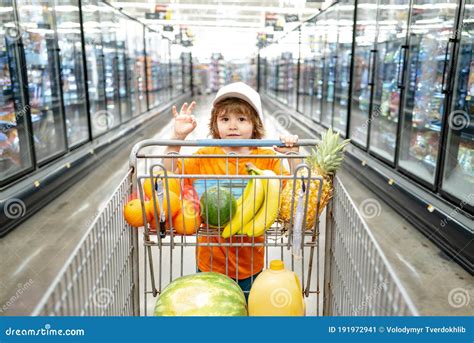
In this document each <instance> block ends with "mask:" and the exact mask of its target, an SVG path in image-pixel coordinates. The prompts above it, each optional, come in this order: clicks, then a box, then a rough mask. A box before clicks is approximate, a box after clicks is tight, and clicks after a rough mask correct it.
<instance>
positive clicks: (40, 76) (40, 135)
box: [17, 0, 66, 163]
mask: <svg viewBox="0 0 474 343" xmlns="http://www.w3.org/2000/svg"><path fill="white" fill-rule="evenodd" d="M17 4H18V13H21V15H20V26H21V27H23V28H24V29H25V33H24V35H23V36H22V42H23V45H24V49H25V58H26V64H27V75H28V93H29V100H30V107H31V108H30V111H31V121H32V124H33V138H34V144H35V152H36V159H37V160H38V162H40V163H41V162H44V161H47V160H49V159H51V158H54V157H55V156H57V155H58V154H61V153H63V152H65V150H66V137H65V132H66V130H65V126H64V124H65V123H64V120H63V110H62V104H61V86H60V82H59V69H58V67H59V64H58V57H59V56H58V46H57V42H56V32H55V30H56V28H55V24H54V12H53V11H52V10H50V6H49V3H48V1H28V0H19V1H17ZM31 23H34V25H31Z"/></svg>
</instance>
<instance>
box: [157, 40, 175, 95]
mask: <svg viewBox="0 0 474 343" xmlns="http://www.w3.org/2000/svg"><path fill="white" fill-rule="evenodd" d="M170 44H171V43H170V40H169V39H162V40H161V49H160V61H161V68H160V80H162V82H163V88H162V89H161V90H160V93H159V94H160V97H161V101H162V102H166V101H170V100H171V88H172V83H171V69H170Z"/></svg>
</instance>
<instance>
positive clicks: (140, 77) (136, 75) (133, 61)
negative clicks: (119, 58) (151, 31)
mask: <svg viewBox="0 0 474 343" xmlns="http://www.w3.org/2000/svg"><path fill="white" fill-rule="evenodd" d="M143 36H144V27H143V25H142V24H140V23H137V22H135V21H132V20H128V21H127V49H128V61H127V64H128V66H127V67H128V73H127V75H128V79H129V80H128V84H129V89H130V98H131V105H132V115H133V116H137V115H140V114H141V113H143V112H145V111H147V109H148V108H147V96H146V70H145V51H144V49H145V47H144V37H143Z"/></svg>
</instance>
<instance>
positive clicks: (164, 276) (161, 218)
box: [130, 140, 324, 315]
mask: <svg viewBox="0 0 474 343" xmlns="http://www.w3.org/2000/svg"><path fill="white" fill-rule="evenodd" d="M316 143H317V141H316V140H301V141H300V142H299V145H300V146H305V145H310V146H314V145H315V144H316ZM273 145H281V142H280V141H275V140H197V141H165V140H164V141H143V142H141V143H139V144H137V145H136V146H135V148H134V149H133V152H132V154H131V157H130V165H131V166H132V168H133V169H134V170H135V171H136V172H135V175H134V179H133V183H134V187H133V189H134V190H136V192H137V194H138V195H139V197H140V200H141V204H142V213H143V221H144V222H145V223H146V225H145V227H144V231H143V245H144V261H145V263H144V267H145V270H144V271H143V272H144V273H143V275H144V279H143V284H144V309H145V314H149V313H150V311H151V312H152V308H153V306H154V302H155V301H153V300H154V299H153V298H152V297H156V296H157V295H159V294H160V292H161V291H162V290H163V288H164V287H166V285H167V284H169V283H170V282H171V281H173V280H174V279H176V278H177V277H180V276H184V275H188V274H192V273H196V272H197V271H198V257H196V252H197V250H199V249H208V250H209V252H210V254H211V257H210V271H216V270H215V269H214V266H215V265H213V253H214V248H218V249H220V251H225V256H226V258H225V273H226V274H227V275H228V276H230V277H232V278H234V279H239V265H240V261H239V251H242V254H243V251H244V249H247V252H248V251H250V259H251V263H250V265H251V266H253V262H254V259H257V258H261V256H257V255H255V256H254V253H253V252H254V250H255V249H258V248H260V249H264V256H265V257H264V268H267V267H268V264H269V261H270V260H272V259H280V260H283V261H284V262H285V265H286V266H287V268H288V269H291V270H293V271H295V272H296V273H297V274H298V276H299V279H300V280H301V284H302V285H301V286H302V290H303V293H304V295H305V297H306V298H309V297H311V300H310V299H307V306H308V301H309V303H310V304H311V308H309V307H308V308H307V312H309V313H311V314H313V315H315V314H318V313H321V312H320V306H322V302H321V301H320V300H321V299H320V298H319V296H320V286H322V284H320V273H319V271H320V265H321V263H320V259H319V250H318V249H319V246H320V245H319V236H320V231H319V219H318V218H317V217H316V220H315V221H314V225H312V227H311V228H309V229H306V230H305V225H304V223H305V222H306V217H307V210H308V208H311V207H312V208H313V209H316V213H318V212H319V206H320V198H321V191H322V186H323V182H324V181H323V178H322V177H321V176H318V175H315V174H314V173H313V174H312V171H311V169H310V168H309V166H308V165H307V164H306V163H304V159H305V157H306V156H305V155H303V154H300V153H291V154H287V155H281V154H277V155H275V154H272V155H269V154H256V153H248V154H247V155H235V154H233V153H228V154H227V153H225V152H224V150H222V149H219V150H216V151H217V152H218V153H215V154H212V155H196V154H192V153H191V152H192V149H193V148H194V150H196V148H200V147H213V146H218V147H257V146H258V147H271V146H273ZM167 146H179V147H183V149H182V150H181V151H180V153H172V154H165V153H164V152H163V148H165V147H167ZM160 148H161V149H160ZM160 150H161V151H160ZM257 151H261V150H257ZM170 157H173V158H172V159H171V158H170ZM196 159H201V163H217V159H219V160H220V161H225V172H224V173H223V175H209V174H185V165H186V163H189V164H195V162H194V160H196ZM249 159H251V160H253V161H254V162H256V163H257V164H259V161H263V160H265V159H266V160H273V161H274V160H277V159H278V160H280V163H279V168H278V170H274V172H275V173H274V174H273V175H251V174H248V173H242V169H243V165H244V164H245V161H248V160H249ZM295 159H296V160H297V162H300V163H299V164H298V165H297V167H296V168H295V170H294V173H293V174H290V173H289V172H288V170H289V169H288V166H289V164H290V163H289V160H295ZM165 160H167V161H169V162H168V163H169V165H168V169H171V171H174V173H173V172H170V171H167V170H166V167H165V163H164V161H165ZM285 164H287V165H288V166H285ZM178 165H180V166H181V170H180V169H179V168H178V167H177V166H178ZM170 166H171V168H169V167H170ZM303 171H304V172H303ZM303 175H304V176H303ZM252 179H253V180H254V182H255V183H256V182H262V181H263V180H265V181H266V182H265V185H266V189H265V190H264V191H265V194H266V197H270V196H272V197H273V198H275V199H276V201H278V204H279V202H280V194H281V192H282V189H283V186H284V185H285V183H286V182H288V181H289V180H293V181H298V182H294V183H293V185H294V187H293V189H292V190H290V191H291V194H290V195H291V199H292V200H291V201H292V206H291V216H290V220H286V221H282V220H279V219H278V218H274V217H272V218H271V215H270V214H269V213H265V214H264V216H265V221H267V220H271V221H272V223H266V224H268V225H266V227H268V229H267V230H266V231H265V232H264V234H263V235H262V236H261V238H260V237H259V236H258V235H256V234H255V235H252V234H249V236H250V235H251V238H249V237H247V234H244V233H242V232H240V233H236V234H234V235H233V236H230V237H229V238H226V239H223V238H222V235H223V231H224V227H225V223H224V224H222V225H220V222H219V220H220V219H221V218H217V219H218V223H217V225H216V223H210V220H209V217H205V216H202V223H200V225H199V223H195V225H193V223H191V226H193V230H192V232H191V233H192V234H183V231H182V229H181V230H179V229H177V227H176V226H177V225H179V226H182V225H181V223H176V221H177V220H176V219H175V218H176V217H174V216H176V214H175V211H174V209H172V206H173V203H176V199H175V201H174V202H173V199H171V198H170V196H171V194H170V193H171V192H170V191H169V190H170V189H173V188H176V185H178V186H177V187H178V191H180V193H182V192H183V190H184V188H185V185H186V184H192V185H193V186H194V191H195V194H196V193H197V194H196V195H197V199H199V198H200V197H202V195H203V194H204V193H206V194H207V193H208V192H211V189H212V188H214V189H216V190H218V192H217V199H219V198H220V197H224V194H219V192H220V191H222V190H228V191H229V192H230V193H232V194H233V195H234V196H235V197H234V198H236V199H237V198H239V197H240V196H243V192H244V189H245V187H246V184H247V183H248V182H250V180H252ZM257 180H258V181H257ZM270 180H274V181H273V185H276V184H278V190H277V193H271V194H270V190H269V188H270V186H269V184H270ZM310 182H312V183H316V189H317V194H314V197H312V200H313V202H314V203H310V196H309V183H310ZM146 183H148V184H149V185H150V184H152V187H151V193H152V194H150V187H148V189H147V188H146V186H145V184H146ZM297 183H299V184H300V185H303V187H300V190H299V193H301V194H296V192H297V187H296V184H297ZM256 189H257V188H256V187H254V188H253V192H254V193H256V192H257V190H256ZM274 189H275V188H274ZM147 193H148V194H147ZM249 193H250V192H249ZM257 197H258V195H257V194H249V196H248V197H247V200H248V201H254V205H255V202H256V201H257V200H256V198H257ZM150 198H151V199H150ZM267 199H268V198H265V201H267ZM147 201H149V205H147V206H150V207H151V209H152V211H153V218H152V219H151V220H149V218H147V216H146V213H147V209H146V208H145V202H147ZM195 201H196V200H195ZM197 201H198V200H197ZM274 201H275V200H274ZM179 202H180V204H179V206H178V207H180V208H181V209H182V210H181V211H185V209H186V205H185V203H184V202H185V200H184V197H181V198H180V199H179ZM165 203H166V204H170V206H168V211H167V213H163V212H164V211H163V212H161V211H160V210H159V209H160V208H163V206H165V210H166V205H165ZM265 204H266V203H265V202H264V203H263V204H262V205H261V206H262V209H263V210H264V211H267V210H268V208H267V207H269V206H268V205H267V207H266V206H265ZM198 206H199V205H198ZM200 206H204V207H207V206H208V205H207V204H206V205H203V204H202V203H201V204H200ZM238 206H241V208H236V209H235V212H236V213H235V215H237V216H238V215H242V216H243V212H244V209H243V208H244V206H245V204H244V201H243V202H241V203H239V205H238ZM263 207H265V208H263ZM239 210H241V211H239ZM246 210H249V207H248V206H247V208H246ZM231 211H232V209H231ZM200 212H204V213H208V212H207V209H206V208H201V209H200ZM220 215H221V214H220V213H219V212H218V213H217V217H219V216H220ZM233 215H234V214H233V213H231V217H232V216H233ZM198 216H199V214H197V216H196V218H195V222H197V221H198V220H200V219H198V218H197V217H198ZM221 216H222V217H224V214H222V215H221ZM183 217H186V215H184V216H183ZM183 217H182V218H183ZM267 218H268V219H267ZM275 219H277V220H275ZM178 220H179V219H178ZM182 220H183V221H184V219H182ZM214 220H215V219H214ZM273 221H274V222H273ZM228 222H229V223H230V225H232V220H230V221H228ZM175 224H176V225H175ZM183 224H186V223H183ZM188 224H189V222H188ZM250 225H251V226H253V227H252V230H257V229H258V228H255V223H253V224H252V223H251V224H250ZM188 226H189V225H188ZM230 229H231V230H232V227H231V228H230ZM186 230H188V229H186ZM184 233H186V232H184ZM249 248H250V249H249ZM230 251H232V259H230V258H229V256H230V253H229V252H230ZM246 258H247V259H248V258H249V257H248V254H247V256H246ZM242 259H243V258H241V260H242ZM232 266H234V269H233V272H232V273H229V272H230V271H231V269H232V268H231V267H232ZM208 268H209V266H208ZM220 268H221V270H220V272H224V270H222V268H223V267H222V266H220ZM201 269H202V268H201ZM257 272H259V270H255V271H253V272H252V273H251V274H252V275H254V274H256V273H257ZM252 278H253V276H252Z"/></svg>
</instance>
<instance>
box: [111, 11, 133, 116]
mask: <svg viewBox="0 0 474 343" xmlns="http://www.w3.org/2000/svg"><path fill="white" fill-rule="evenodd" d="M115 16H116V19H115V20H116V22H118V27H117V31H116V38H117V71H118V77H119V81H118V82H119V83H118V85H119V95H120V114H121V117H122V121H127V120H128V119H129V118H131V116H132V110H131V105H130V94H129V90H128V82H127V81H128V78H127V73H128V70H127V24H126V21H127V20H128V19H126V18H125V17H124V16H123V15H122V14H119V13H115Z"/></svg>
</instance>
